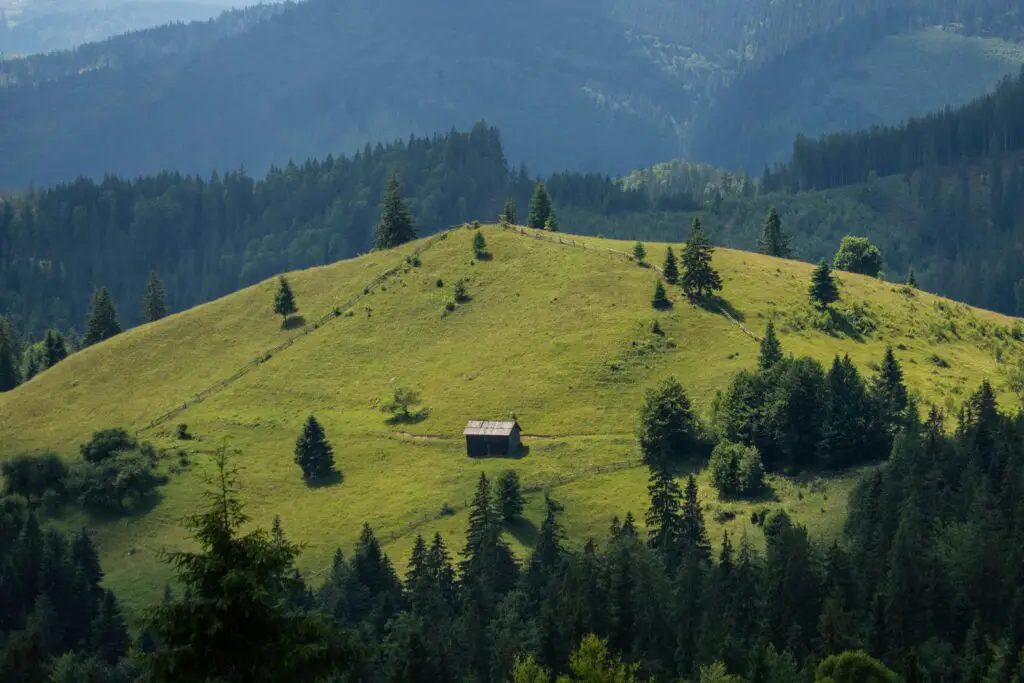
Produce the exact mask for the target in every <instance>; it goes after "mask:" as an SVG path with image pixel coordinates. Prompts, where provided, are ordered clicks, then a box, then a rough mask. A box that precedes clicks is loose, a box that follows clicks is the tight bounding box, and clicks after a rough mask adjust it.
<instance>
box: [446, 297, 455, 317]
mask: <svg viewBox="0 0 1024 683" xmlns="http://www.w3.org/2000/svg"><path fill="white" fill-rule="evenodd" d="M444 310H446V311H448V312H449V313H451V312H452V311H454V310H455V299H453V298H451V297H450V296H446V297H445V298H444Z"/></svg>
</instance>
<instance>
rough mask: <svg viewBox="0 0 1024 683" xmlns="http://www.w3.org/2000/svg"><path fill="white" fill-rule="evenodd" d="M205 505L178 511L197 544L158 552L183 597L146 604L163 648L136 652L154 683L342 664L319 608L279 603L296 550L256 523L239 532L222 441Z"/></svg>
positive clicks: (310, 674) (297, 677)
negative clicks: (314, 610)
mask: <svg viewBox="0 0 1024 683" xmlns="http://www.w3.org/2000/svg"><path fill="white" fill-rule="evenodd" d="M214 462H215V465H216V475H215V477H214V482H215V484H214V488H213V490H211V491H210V492H208V494H207V498H208V500H209V507H208V508H207V509H206V510H204V511H202V512H199V513H197V514H194V515H192V516H190V517H188V518H187V521H186V525H187V528H188V529H189V530H190V531H191V532H192V537H193V538H194V539H195V540H196V541H197V542H198V545H199V550H198V552H174V553H170V554H169V555H168V556H167V557H168V560H169V561H170V563H171V565H172V566H173V567H174V569H175V571H176V573H177V575H178V576H177V578H178V581H179V582H180V583H181V584H182V585H183V587H184V590H185V596H184V597H183V598H182V599H180V600H174V601H172V602H170V603H169V604H166V605H158V606H155V607H153V608H151V609H150V610H149V612H148V614H147V617H146V619H145V624H144V626H145V627H146V628H147V629H148V630H149V631H151V633H152V634H153V637H154V638H155V639H156V640H157V642H159V643H162V644H163V647H161V648H159V649H158V650H157V651H156V652H154V653H152V654H150V655H147V656H145V657H143V664H144V669H145V673H146V676H147V680H149V681H153V682H154V683H206V682H208V681H222V682H223V683H277V682H279V681H301V680H318V679H320V678H322V677H326V676H327V675H332V674H336V673H342V672H343V671H344V670H345V669H347V668H348V666H350V663H351V661H352V657H353V654H354V648H353V647H351V645H349V642H348V640H347V639H345V638H344V637H343V636H342V634H340V633H339V632H337V631H336V630H335V629H334V628H333V627H331V626H329V625H328V624H327V623H326V622H325V621H324V620H323V619H322V618H321V617H320V616H319V615H315V614H313V613H309V612H303V613H295V612H293V611H292V610H291V609H290V608H289V607H288V605H287V604H286V603H285V597H286V596H287V595H288V592H289V591H290V589H291V586H292V585H293V584H294V578H293V568H294V562H295V558H296V556H297V555H298V552H299V549H298V547H297V546H295V545H294V544H292V543H290V542H287V541H286V542H285V543H277V542H275V541H274V540H273V539H272V538H270V536H269V534H267V532H266V531H264V530H262V529H257V530H254V531H251V532H249V533H247V534H245V535H242V534H241V530H242V528H243V527H245V525H246V524H247V523H248V521H249V518H248V516H247V515H246V514H245V513H244V510H243V507H242V504H241V502H240V501H239V500H238V485H237V475H236V472H235V470H234V469H233V468H232V467H230V466H229V464H228V461H227V449H226V448H221V449H220V450H219V451H218V452H217V454H216V456H215V461H214Z"/></svg>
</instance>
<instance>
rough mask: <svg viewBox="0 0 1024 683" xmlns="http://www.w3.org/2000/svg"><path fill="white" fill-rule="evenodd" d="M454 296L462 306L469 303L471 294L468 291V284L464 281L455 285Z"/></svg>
mask: <svg viewBox="0 0 1024 683" xmlns="http://www.w3.org/2000/svg"><path fill="white" fill-rule="evenodd" d="M454 294H455V301H456V302H458V303H460V304H461V303H464V302H466V301H469V293H468V292H467V291H466V283H465V282H463V281H462V280H459V281H458V282H456V283H455V288H454Z"/></svg>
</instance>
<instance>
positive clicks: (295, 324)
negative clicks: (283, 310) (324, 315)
mask: <svg viewBox="0 0 1024 683" xmlns="http://www.w3.org/2000/svg"><path fill="white" fill-rule="evenodd" d="M305 324H306V318H305V317H303V316H301V315H291V316H288V317H287V318H285V319H284V322H282V323H281V329H282V330H294V329H296V328H299V327H303V326H305Z"/></svg>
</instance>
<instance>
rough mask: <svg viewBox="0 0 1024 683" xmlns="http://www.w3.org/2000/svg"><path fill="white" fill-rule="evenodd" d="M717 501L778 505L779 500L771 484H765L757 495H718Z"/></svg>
mask: <svg viewBox="0 0 1024 683" xmlns="http://www.w3.org/2000/svg"><path fill="white" fill-rule="evenodd" d="M718 500H720V501H722V502H723V503H778V502H779V500H780V499H779V494H777V493H776V492H775V489H774V488H772V486H771V484H768V483H765V485H764V486H762V487H761V490H760V491H758V492H757V493H751V494H741V493H724V494H723V493H719V494H718Z"/></svg>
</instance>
